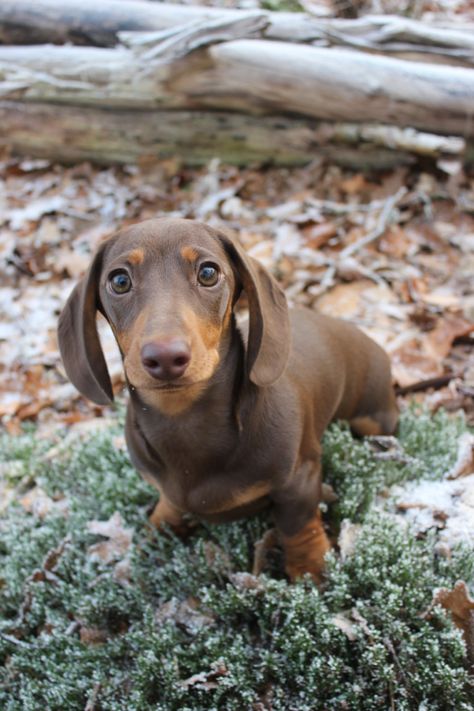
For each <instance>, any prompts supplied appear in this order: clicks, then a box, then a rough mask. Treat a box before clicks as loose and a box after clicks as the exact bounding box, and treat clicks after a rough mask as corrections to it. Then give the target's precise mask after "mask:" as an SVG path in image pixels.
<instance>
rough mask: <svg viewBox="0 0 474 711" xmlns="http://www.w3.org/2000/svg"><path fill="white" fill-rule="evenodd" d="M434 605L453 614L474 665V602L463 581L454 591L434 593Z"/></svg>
mask: <svg viewBox="0 0 474 711" xmlns="http://www.w3.org/2000/svg"><path fill="white" fill-rule="evenodd" d="M433 604H439V605H441V606H442V607H444V609H445V610H448V611H449V612H450V613H451V617H452V619H453V622H454V624H455V625H456V627H457V628H458V629H460V630H461V631H462V633H463V637H464V641H465V643H466V649H467V654H468V658H469V660H470V662H471V663H474V600H473V599H472V598H471V597H470V595H469V590H468V588H467V585H466V583H465V582H464V581H463V580H458V582H457V583H456V585H455V586H454V588H453V589H452V590H448V588H439V589H438V590H435V591H434V595H433Z"/></svg>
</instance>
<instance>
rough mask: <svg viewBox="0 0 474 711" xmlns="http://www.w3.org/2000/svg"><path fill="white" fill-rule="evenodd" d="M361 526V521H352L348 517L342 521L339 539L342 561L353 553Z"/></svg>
mask: <svg viewBox="0 0 474 711" xmlns="http://www.w3.org/2000/svg"><path fill="white" fill-rule="evenodd" d="M361 528H362V526H361V525H360V524H359V523H352V522H351V521H349V520H348V519H344V521H343V522H342V524H341V532H340V533H339V538H338V541H337V543H338V546H339V553H340V556H341V560H342V561H344V560H345V559H346V558H348V557H349V556H350V555H352V554H353V552H354V550H355V546H356V543H357V539H358V538H359V535H360V531H361Z"/></svg>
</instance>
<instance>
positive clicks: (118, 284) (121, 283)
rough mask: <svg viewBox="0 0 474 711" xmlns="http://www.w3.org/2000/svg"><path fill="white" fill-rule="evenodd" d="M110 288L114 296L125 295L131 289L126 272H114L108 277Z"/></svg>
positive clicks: (130, 282)
mask: <svg viewBox="0 0 474 711" xmlns="http://www.w3.org/2000/svg"><path fill="white" fill-rule="evenodd" d="M110 286H111V287H112V291H115V293H116V294H126V293H127V291H130V289H131V288H132V281H131V279H130V277H129V276H128V274H127V272H115V274H112V276H111V277H110Z"/></svg>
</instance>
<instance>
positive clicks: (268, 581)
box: [0, 411, 474, 711]
mask: <svg viewBox="0 0 474 711" xmlns="http://www.w3.org/2000/svg"><path fill="white" fill-rule="evenodd" d="M121 427H122V424H121V423H119V424H118V426H117V428H113V429H112V430H111V431H110V432H106V433H103V434H100V435H97V436H94V437H92V438H88V440H87V442H81V441H77V442H75V443H71V442H69V443H66V445H65V446H64V447H63V448H62V449H61V447H59V448H58V447H56V450H55V452H54V456H51V450H50V447H51V444H49V443H47V442H41V441H39V440H36V439H35V436H34V433H33V432H28V433H27V434H25V435H24V436H22V437H21V438H17V439H13V438H9V437H6V436H5V437H3V438H2V439H1V442H0V452H1V455H0V458H1V459H3V461H4V462H5V464H4V468H5V470H6V474H7V475H8V472H9V467H10V464H11V463H12V462H14V464H13V465H12V471H13V470H16V473H15V471H13V473H12V475H11V477H10V481H11V482H12V483H14V484H19V486H20V487H23V488H24V487H25V486H28V485H30V486H31V484H33V483H34V484H37V485H39V486H41V488H42V489H44V490H45V491H46V493H47V494H48V495H49V496H51V497H53V498H55V497H56V498H58V497H65V501H66V502H67V509H66V512H65V511H64V509H61V508H58V509H57V510H56V509H55V510H53V511H52V512H51V513H49V514H48V515H46V516H45V517H44V518H39V517H38V516H36V515H33V514H31V513H27V512H26V511H24V510H23V508H22V506H21V505H19V504H18V503H14V504H12V505H11V506H10V507H9V509H8V511H7V512H6V513H5V514H4V516H3V518H2V519H0V570H1V573H0V664H1V667H0V708H2V709H5V711H20V709H21V711H40V710H41V711H42V710H43V709H48V711H50V710H51V711H55V710H57V711H59V710H60V711H75V710H76V709H81V710H83V709H84V708H85V707H86V705H87V703H88V702H90V703H92V701H91V699H95V708H100V709H101V711H109V710H110V711H118V710H124V709H127V711H148V710H150V711H151V709H153V710H154V711H156V710H161V709H162V710H163V711H169V710H173V709H176V710H178V709H179V710H180V711H181V710H186V709H189V710H193V711H198V710H199V711H202V710H203V709H209V710H210V709H216V710H217V709H219V710H221V709H225V710H229V711H230V710H232V709H235V710H236V711H242V709H252V708H270V707H271V708H272V709H275V710H276V711H278V710H285V711H287V710H289V709H298V711H306V710H308V711H312V710H315V711H317V710H318V709H321V711H322V710H324V711H328V710H332V709H335V710H336V709H338V710H341V711H342V710H343V709H349V710H355V711H357V710H359V709H360V710H361V711H365V710H367V711H369V710H370V711H373V709H378V708H380V709H387V708H396V709H397V711H398V710H400V709H401V710H404V709H407V710H408V709H410V710H411V709H414V708H416V709H418V708H429V709H430V711H431V710H433V711H437V710H439V711H441V710H445V709H453V711H454V709H456V711H467V710H468V709H471V708H472V704H471V701H470V699H471V696H470V694H472V687H471V686H469V681H468V675H467V671H466V655H465V648H464V644H463V642H462V640H461V637H460V634H459V632H458V631H457V630H456V629H455V628H454V627H453V625H452V623H451V621H450V620H449V619H448V617H447V616H446V614H445V613H444V612H443V611H442V610H440V609H436V610H434V612H433V614H432V615H431V616H430V617H429V618H427V617H426V616H425V615H423V613H424V612H425V611H426V609H427V608H428V606H429V604H430V601H431V599H432V594H433V590H434V588H436V587H439V586H451V585H453V583H454V582H455V581H456V580H457V579H459V578H462V579H464V580H465V581H466V582H467V583H468V584H472V583H473V582H474V556H473V554H472V551H470V550H466V549H462V550H461V549H459V550H456V551H454V553H453V556H452V558H451V559H450V560H448V559H445V558H438V557H437V556H436V555H435V554H434V552H433V540H432V539H431V538H430V537H428V538H425V539H417V538H415V537H414V536H412V535H411V534H410V532H409V531H408V530H407V529H405V528H402V527H401V526H400V525H399V524H398V523H397V522H395V521H394V520H393V519H392V518H390V517H388V516H384V515H382V514H380V513H378V514H375V513H374V512H373V509H372V503H373V501H374V498H375V496H376V493H377V491H379V490H380V489H381V488H383V487H386V486H387V485H389V484H391V483H393V482H398V481H403V480H406V479H412V478H414V479H417V478H420V477H426V476H430V477H439V476H440V475H441V474H442V473H443V471H445V469H447V468H448V467H449V466H450V465H451V463H452V461H453V458H454V456H455V449H456V439H457V437H458V435H459V434H460V433H461V432H462V431H463V428H464V427H465V425H464V423H463V422H462V420H461V419H459V418H450V417H448V416H447V415H445V414H439V415H437V416H436V417H434V418H431V417H428V416H427V415H426V414H425V413H423V412H420V411H408V412H407V413H405V414H404V416H403V417H402V422H401V426H400V443H401V447H402V450H400V451H402V454H403V456H402V457H401V459H402V461H384V460H380V459H377V457H376V452H375V451H374V447H373V446H372V445H371V444H370V443H369V442H367V441H360V440H359V441H356V440H354V439H353V438H352V436H351V435H350V433H349V432H348V430H347V429H346V428H345V427H341V426H334V427H332V428H331V429H330V431H329V432H328V434H327V436H326V439H325V466H326V469H327V472H328V479H330V480H331V482H332V483H333V485H334V487H335V488H336V490H337V491H338V493H339V495H340V498H339V501H338V502H337V504H336V505H334V506H333V507H332V509H331V510H330V514H331V515H332V516H333V518H334V519H335V520H336V521H339V520H340V519H341V517H349V518H351V519H352V520H354V521H358V522H360V523H361V524H362V527H361V533H360V536H359V538H358V540H357V543H356V546H355V550H354V552H353V553H352V554H351V555H349V556H348V557H347V558H345V559H344V560H341V559H340V558H338V557H337V555H336V554H332V555H331V556H330V560H329V565H328V582H327V587H326V588H325V590H324V591H323V592H322V593H320V592H318V590H317V589H316V588H315V587H314V586H313V585H312V583H310V582H309V581H302V582H301V583H299V584H297V585H288V584H287V582H286V580H284V579H283V575H282V571H281V568H280V569H279V568H278V561H277V562H276V563H275V564H274V571H275V576H272V577H269V576H265V575H262V576H260V577H259V578H258V579H255V578H252V577H249V576H245V575H242V573H248V572H249V571H250V570H251V565H252V557H253V545H254V542H255V541H256V540H257V539H258V538H259V537H260V536H261V535H262V534H263V532H264V531H265V530H266V529H267V528H268V527H269V526H270V525H271V523H270V520H269V518H268V516H262V517H258V518H254V519H250V520H248V521H243V522H239V523H234V524H229V525H226V526H199V527H197V528H196V529H195V531H194V533H193V534H192V536H191V537H190V538H189V539H188V540H187V541H186V542H183V541H180V540H178V539H176V538H175V537H173V536H172V535H171V534H170V535H169V536H164V535H157V534H156V533H154V532H151V531H150V530H149V529H148V527H147V523H146V514H147V509H148V507H149V506H150V505H151V504H152V503H153V501H154V499H155V493H154V492H153V490H152V489H151V488H150V487H149V486H148V485H147V484H145V483H144V482H143V481H142V480H141V479H140V477H139V476H138V475H137V474H136V473H135V472H134V470H133V469H132V467H131V465H130V463H129V461H128V457H127V455H126V453H125V452H123V451H121V450H120V449H117V448H116V447H114V444H113V439H114V437H116V436H117V435H118V434H121ZM399 460H400V457H399ZM19 463H20V464H19ZM20 467H21V475H20V473H19V468H20ZM25 476H26V477H27V479H25ZM116 511H118V512H119V513H120V514H121V516H122V519H123V521H124V525H125V526H126V527H129V528H132V529H133V530H134V535H133V545H132V548H131V550H130V570H129V576H128V580H127V581H126V582H125V584H123V583H121V582H120V580H119V579H117V578H116V576H115V575H114V562H112V563H108V564H106V563H104V562H100V561H97V560H94V559H92V558H91V556H90V555H88V548H89V547H90V546H91V545H92V544H94V543H96V542H97V541H98V540H100V537H98V536H96V535H93V534H91V533H90V531H89V529H88V526H87V523H88V522H89V521H91V520H92V519H98V520H107V519H108V518H109V517H110V516H111V515H112V514H113V513H114V512H116ZM61 543H63V551H62V554H61V555H60V557H59V559H58V561H57V564H56V565H53V566H52V567H51V566H50V570H49V571H48V574H47V575H38V574H36V575H35V574H34V571H35V570H36V571H38V570H40V569H41V568H42V566H43V562H44V560H45V557H46V556H47V555H48V553H49V552H50V551H51V550H53V549H57V548H58V546H59V545H60V544H61ZM336 615H337V616H341V615H342V617H343V619H345V620H346V623H347V625H348V626H349V628H350V630H351V633H350V638H349V637H348V636H347V634H346V633H345V632H343V631H342V630H341V629H340V628H339V627H338V626H337V624H335V619H336V618H335V616H336ZM94 634H95V635H96V642H97V643H92V642H93V639H92V637H93V635H94ZM91 635H92V637H91ZM81 636H82V639H81ZM198 674H199V675H200V676H199V677H196V676H195V675H198ZM258 703H261V704H263V706H261V707H258V706H255V705H256V704H258Z"/></svg>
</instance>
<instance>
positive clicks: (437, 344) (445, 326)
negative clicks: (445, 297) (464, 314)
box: [424, 314, 474, 359]
mask: <svg viewBox="0 0 474 711" xmlns="http://www.w3.org/2000/svg"><path fill="white" fill-rule="evenodd" d="M473 331H474V323H472V322H471V321H466V319H464V318H461V317H460V316H455V315H453V314H447V315H446V316H444V317H442V318H440V319H439V321H438V323H437V325H436V327H435V328H434V329H433V330H432V331H430V332H429V334H428V335H427V336H426V338H425V341H424V349H425V351H426V353H427V354H428V355H431V356H432V357H433V358H439V359H442V358H445V357H446V356H447V355H448V353H449V352H450V350H451V348H452V345H453V342H454V341H455V340H456V338H460V337H461V336H468V335H469V334H470V333H472V332H473Z"/></svg>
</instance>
